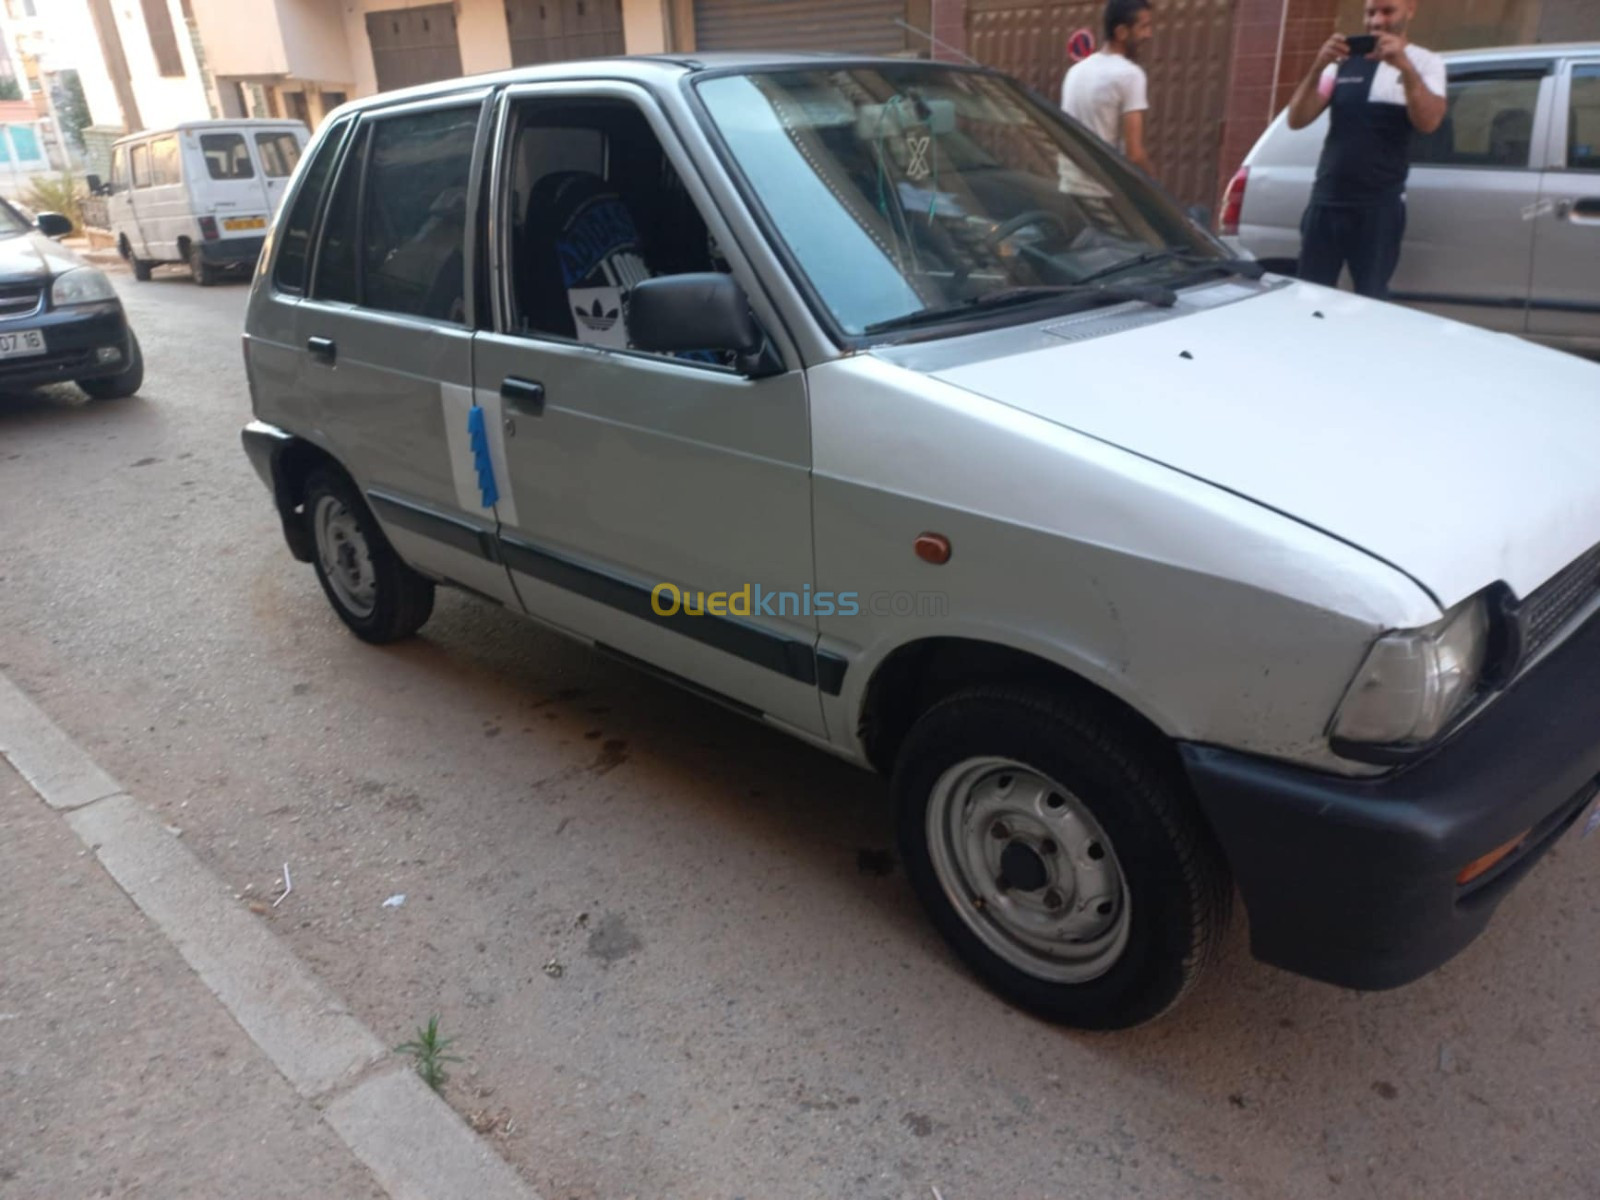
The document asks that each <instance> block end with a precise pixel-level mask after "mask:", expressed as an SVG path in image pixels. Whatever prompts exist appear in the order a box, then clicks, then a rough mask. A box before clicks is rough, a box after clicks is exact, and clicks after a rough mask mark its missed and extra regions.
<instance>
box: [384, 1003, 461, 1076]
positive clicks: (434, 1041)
mask: <svg viewBox="0 0 1600 1200" xmlns="http://www.w3.org/2000/svg"><path fill="white" fill-rule="evenodd" d="M454 1041H455V1038H442V1037H440V1036H439V1018H438V1017H429V1018H428V1024H427V1025H426V1026H425V1027H424V1028H422V1029H418V1030H417V1036H416V1037H414V1038H413V1039H412V1040H411V1041H409V1042H401V1043H400V1044H399V1045H398V1046H396V1047H395V1052H396V1053H397V1054H409V1055H410V1056H411V1061H412V1062H413V1063H415V1064H416V1067H417V1074H418V1075H421V1076H422V1082H423V1083H425V1084H427V1085H428V1086H429V1087H430V1088H432V1089H433V1090H434V1091H436V1092H437V1091H438V1090H439V1089H440V1088H442V1087H443V1086H444V1084H445V1081H446V1080H447V1079H449V1078H450V1076H449V1074H448V1072H446V1071H445V1069H444V1064H445V1063H447V1062H454V1063H458V1062H460V1061H461V1060H460V1059H459V1058H457V1057H456V1056H455V1055H454V1054H446V1053H445V1051H446V1050H447V1049H448V1048H449V1047H450V1044H451V1043H452V1042H454Z"/></svg>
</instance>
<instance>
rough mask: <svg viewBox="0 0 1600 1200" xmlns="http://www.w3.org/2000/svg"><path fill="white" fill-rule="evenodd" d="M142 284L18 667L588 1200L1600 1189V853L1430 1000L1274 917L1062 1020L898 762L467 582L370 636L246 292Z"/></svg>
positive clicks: (7, 582)
mask: <svg viewBox="0 0 1600 1200" xmlns="http://www.w3.org/2000/svg"><path fill="white" fill-rule="evenodd" d="M118 285H119V287H120V288H121V290H122V292H123V294H124V296H125V298H126V300H127V303H128V306H129V310H130V313H131V315H132V318H133V320H134V322H135V326H136V328H137V330H138V332H139V334H140V336H141V338H142V339H143V342H144V346H145V353H146V357H147V360H148V375H147V380H146V385H145V389H144V391H143V393H142V394H141V395H140V396H139V397H137V398H136V399H134V400H131V401H119V402H110V403H102V404H93V403H87V402H85V401H84V400H83V398H82V397H81V396H80V395H79V394H78V393H77V392H76V391H75V390H74V389H71V388H60V389H55V390H53V391H51V392H49V393H45V394H41V395H31V396H15V397H4V398H0V538H3V545H4V547H5V551H4V554H3V556H0V670H4V671H5V672H7V673H8V674H9V675H10V676H11V678H12V679H13V680H14V681H15V682H16V683H17V684H18V685H19V686H21V687H23V688H24V689H26V690H27V691H28V692H29V693H30V694H31V695H32V696H33V697H34V698H35V699H36V700H37V701H38V703H39V704H40V705H41V706H42V707H43V708H44V709H45V710H46V711H47V712H48V713H49V714H50V715H51V716H53V717H54V718H55V720H56V721H57V722H59V723H60V724H61V725H62V726H63V727H65V729H66V730H67V731H68V732H69V733H71V734H72V735H73V736H75V737H76V738H78V739H79V740H80V741H81V742H82V743H83V744H84V745H85V746H86V748H87V749H88V750H89V751H90V752H91V753H92V754H93V755H94V756H95V757H96V758H97V759H98V760H99V761H100V762H101V763H102V764H103V765H104V766H105V767H106V768H107V769H108V770H109V771H111V772H112V773H113V774H114V775H115V776H117V777H118V778H119V779H121V780H122V781H123V782H124V784H126V785H127V786H128V787H129V789H130V790H132V791H133V792H134V793H135V794H136V795H137V796H139V797H140V798H141V799H142V800H144V801H146V802H147V803H149V804H151V805H152V806H154V807H155V808H156V809H157V811H158V813H159V814H160V815H161V817H162V818H163V820H165V821H166V822H170V823H171V824H172V825H174V826H177V827H179V828H181V829H182V830H183V836H184V837H185V838H186V839H187V840H188V844H190V845H191V846H192V847H193V849H194V850H195V851H196V853H197V854H199V855H200V857H201V858H202V859H203V861H205V862H206V863H207V865H209V866H210V867H211V869H212V870H214V871H215V872H216V873H217V874H218V875H219V876H220V877H221V878H222V879H224V880H226V881H227V882H228V883H229V884H230V885H231V886H232V887H233V888H234V889H235V891H236V892H237V893H238V896H239V899H238V903H240V904H241V905H249V904H250V903H251V902H252V901H253V900H257V899H258V898H261V897H266V898H268V899H270V898H271V895H272V892H273V887H274V884H275V881H276V880H277V879H278V878H279V877H280V875H281V872H282V868H283V866H284V864H285V863H287V864H289V869H290V871H291V873H292V877H293V883H294V890H293V892H292V894H291V895H290V896H289V897H288V899H287V900H286V901H285V902H284V903H283V904H281V905H280V906H279V907H278V908H276V909H268V910H267V914H268V915H264V916H262V917H261V919H262V920H266V921H270V922H271V925H272V928H273V929H274V930H275V931H276V932H277V933H278V934H280V935H281V936H282V937H283V938H285V939H286V940H287V941H288V943H289V945H290V946H291V948H292V949H293V950H294V951H295V952H296V953H297V954H299V955H300V956H301V957H302V958H303V959H304V960H305V961H306V962H307V963H309V964H310V965H311V966H312V967H313V969H314V970H315V971H316V972H317V974H318V975H319V976H320V977H321V979H322V980H323V981H324V982H326V983H327V984H328V985H329V986H330V987H331V988H332V989H333V990H334V991H335V992H336V993H338V994H339V995H341V996H343V997H344V998H345V999H346V1001H347V1002H348V1003H349V1004H350V1005H351V1007H352V1008H353V1010H354V1011H355V1013H356V1014H357V1015H358V1016H359V1017H360V1018H361V1019H362V1020H363V1021H365V1022H366V1023H367V1024H368V1025H370V1026H371V1027H372V1028H374V1029H375V1030H377V1031H378V1033H379V1034H380V1035H381V1036H383V1037H384V1038H386V1039H389V1040H391V1042H399V1041H401V1040H403V1039H404V1038H406V1037H409V1036H410V1035H411V1034H412V1032H413V1031H414V1029H415V1028H416V1026H417V1025H419V1024H421V1023H423V1022H425V1021H426V1019H427V1018H428V1016H429V1015H430V1014H434V1013H437V1014H439V1016H440V1018H441V1026H442V1029H443V1031H444V1032H445V1033H446V1034H448V1035H454V1036H455V1037H456V1038H457V1039H458V1040H457V1042H456V1044H455V1046H454V1047H453V1049H454V1050H455V1051H456V1052H458V1053H459V1054H460V1055H461V1057H462V1058H463V1059H464V1060H465V1061H464V1062H463V1063H461V1064H459V1065H457V1066H455V1067H454V1069H453V1070H454V1073H453V1078H452V1080H451V1082H450V1083H449V1084H448V1085H447V1088H446V1094H447V1096H448V1097H449V1099H450V1100H451V1102H452V1103H453V1104H455V1106H456V1107H457V1108H458V1109H459V1110H460V1111H461V1112H462V1113H463V1114H466V1115H467V1116H468V1117H469V1118H470V1119H472V1120H474V1121H475V1123H476V1124H478V1125H479V1126H480V1127H481V1128H483V1129H485V1130H486V1131H487V1132H486V1134H485V1136H487V1137H489V1138H490V1139H491V1140H493V1142H494V1143H495V1144H496V1146H497V1147H498V1148H499V1149H500V1151H501V1152H502V1153H503V1154H505V1155H506V1156H507V1157H508V1158H509V1159H510V1160H511V1161H512V1162H513V1163H514V1164H515V1165H516V1166H517V1167H518V1168H519V1169H520V1170H521V1171H522V1172H523V1173H524V1174H525V1175H526V1176H527V1178H528V1179H529V1180H530V1181H531V1182H533V1183H534V1184H535V1186H536V1187H538V1188H539V1189H540V1191H541V1192H542V1193H543V1195H544V1196H545V1197H546V1200H579V1198H582V1200H589V1198H594V1200H602V1198H603V1200H620V1198H622V1197H628V1196H641V1197H642V1196H650V1197H703V1198H708V1200H732V1198H734V1197H747V1198H749V1200H757V1198H760V1200H791V1198H792V1200H813V1198H815V1197H820V1196H835V1197H851V1198H861V1200H876V1198H879V1197H883V1198H891V1197H892V1198H900V1197H906V1198H912V1197H915V1198H922V1200H926V1198H928V1197H930V1196H933V1195H934V1194H935V1192H934V1189H937V1194H938V1195H939V1196H941V1197H942V1198H943V1200H980V1198H981V1200H1019V1198H1024V1197H1026V1198H1033V1197H1096V1198H1100V1197H1122V1196H1146V1197H1184V1198H1189V1197H1217V1198H1229V1200H1232V1198H1239V1197H1263V1198H1266V1197H1272V1198H1274V1200H1276V1198H1287V1197H1324V1196H1334V1197H1343V1196H1352V1197H1390V1196H1394V1197H1433V1196H1437V1197H1449V1198H1451V1200H1459V1198H1461V1197H1477V1196H1489V1195H1496V1194H1500V1195H1517V1196H1529V1197H1541V1198H1544V1197H1574V1198H1576V1197H1593V1196H1595V1195H1600V1136H1597V1134H1596V1130H1597V1128H1600V1087H1597V1086H1596V1080H1597V1078H1600V954H1596V952H1595V947H1596V940H1597V933H1596V930H1597V925H1600V889H1597V888H1596V880H1597V878H1600V841H1593V840H1592V841H1590V842H1588V843H1581V844H1580V843H1567V844H1564V845H1563V846H1561V847H1560V848H1559V849H1558V850H1557V851H1556V852H1555V853H1554V854H1553V855H1552V856H1551V858H1550V859H1549V860H1548V861H1547V862H1546V863H1545V864H1544V865H1543V866H1542V867H1541V868H1540V869H1539V870H1538V871H1537V872H1536V873H1535V874H1534V875H1533V877H1532V878H1531V879H1530V880H1529V881H1528V882H1527V883H1526V884H1525V885H1524V886H1523V887H1522V888H1521V889H1520V890H1519V891H1518V892H1517V893H1516V894H1515V895H1514V896H1513V897H1512V898H1511V899H1510V900H1509V901H1508V902H1507V903H1506V905H1505V906H1504V907H1503V908H1502V909H1501V912H1500V914H1499V916H1498V918H1497V920H1496V922H1495V923H1494V925H1493V926H1492V928H1491V930H1490V932H1489V934H1488V935H1487V936H1486V937H1485V938H1483V939H1482V940H1481V941H1480V942H1479V943H1478V944H1477V945H1475V946H1474V947H1473V948H1472V949H1471V950H1470V951H1468V953H1466V954H1465V955H1463V956H1462V957H1461V958H1460V959H1458V960H1457V961H1456V962H1454V963H1452V964H1451V965H1450V966H1448V967H1447V968H1445V969H1444V970H1442V971H1440V972H1438V973H1437V974H1435V975H1434V976H1431V977H1430V978H1428V979H1426V980H1424V981H1422V982H1421V983H1418V984H1416V985H1414V986H1412V987H1410V988H1408V989H1405V990H1402V991H1399V992H1394V993H1386V994H1378V995H1360V994H1354V993H1346V992H1341V991H1338V990H1335V989H1332V988H1328V987H1325V986H1321V985H1317V984H1313V983H1309V982H1305V981H1302V980H1298V979H1295V978H1292V977H1290V976H1287V975H1283V974H1280V973H1278V972H1275V971H1272V970H1269V969H1267V968H1265V967H1262V966H1260V965H1258V964H1256V963H1254V962H1253V961H1252V960H1251V959H1250V958H1249V956H1248V953H1247V950H1246V946H1245V941H1244V936H1243V929H1242V922H1236V926H1235V930H1234V935H1233V937H1232V939H1231V942H1230V947H1229V951H1228V953H1227V955H1226V959H1225V961H1224V962H1223V963H1222V964H1221V965H1220V968H1219V969H1217V970H1216V971H1214V973H1213V974H1212V975H1211V976H1210V977H1209V978H1208V981H1207V982H1206V983H1205V984H1204V985H1203V986H1202V987H1201V989H1200V990H1199V991H1198V992H1197V993H1195V994H1194V995H1192V996H1191V997H1190V998H1189V999H1188V1000H1187V1002H1186V1003H1185V1005H1184V1007H1183V1008H1182V1009H1181V1010H1180V1011H1179V1012H1178V1013H1177V1014H1175V1015H1174V1016H1172V1017H1170V1018H1169V1019H1167V1020H1166V1021H1164V1022H1162V1023H1160V1024H1158V1025H1156V1026H1153V1027H1150V1028H1147V1029H1144V1030H1138V1031H1134V1032H1131V1033H1127V1034H1119V1035H1114V1036H1082V1035H1077V1034H1072V1033H1067V1032H1063V1031H1061V1030H1058V1029H1054V1028H1051V1027H1049V1026H1046V1025H1042V1024H1040V1023H1038V1022H1036V1021H1034V1020H1032V1019H1031V1018H1028V1017H1024V1016H1022V1015H1019V1014H1018V1013H1016V1012H1013V1011H1011V1010H1009V1009H1007V1008H1006V1007H1005V1006H1004V1005H1002V1004H1001V1003H1000V1002H999V1001H997V1000H995V999H994V998H993V997H992V996H991V995H990V994H989V993H987V992H986V991H984V990H983V989H982V988H981V987H980V986H979V985H978V984H977V983H976V982H974V981H973V980H972V979H971V978H969V977H968V976H967V975H966V974H965V973H964V972H963V971H962V970H961V968H960V967H959V966H958V965H957V964H956V963H955V962H954V961H953V960H952V958H951V957H950V956H949V955H948V954H947V953H946V952H945V951H944V949H943V947H942V945H941V943H940V942H939V941H938V940H937V938H936V937H935V936H934V935H933V934H932V932H931V931H930V930H929V928H928V927H927V926H926V925H925V924H924V922H923V920H922V918H921V916H920V913H919V912H918V910H917V909H916V907H915V905H914V903H913V901H912V899H911V896H910V894H909V891H908V889H907V886H906V884H905V881H904V879H903V878H902V876H901V875H900V873H899V871H898V870H895V871H893V872H891V873H889V874H887V875H884V874H881V873H879V871H878V870H877V869H876V868H875V864H876V863H877V861H878V860H877V859H876V858H875V856H874V853H873V852H877V851H882V850H884V849H886V848H887V847H888V846H889V844H890V841H891V834H890V828H889V823H888V819H887V814H886V806H885V804H884V793H883V788H882V786H881V784H880V783H879V782H878V781H877V780H875V779H873V778H871V777H869V776H866V775H864V774H861V773H859V772H856V771H855V770H853V769H852V768H850V767H848V766H846V765H844V764H842V763H839V762H836V761H834V760H832V759H830V758H828V757H826V756H824V755H822V754H820V753H818V752H815V751H812V750H810V749H807V748H806V747H804V746H801V745H799V744H797V743H792V742H790V741H788V740H786V739H784V738H783V737H781V736H779V735H777V734H775V733H772V732H769V731H767V730H766V729H764V728H762V727H760V726H757V725H754V724H751V723H748V722H746V721H744V720H743V719H742V718H739V717H737V716H734V715H732V714H729V713H725V712H723V711H722V710H719V709H717V708H715V707H712V706H710V705H708V704H705V703H703V702H701V701H700V700H698V699H695V698H692V697H688V696H685V695H683V694H681V693H679V692H677V691H675V690H673V689H671V688H670V687H669V686H667V685H665V684H662V683H658V682H656V681H654V680H651V679H648V678H645V677H641V676H638V675H635V674H632V673H630V672H629V671H627V670H626V669H625V668H622V667H619V666H615V665H611V664H608V663H603V662H598V661H594V660H591V658H590V656H589V655H588V653H587V652H586V651H584V650H582V649H580V648H577V647H574V646H571V645H569V644H567V643H564V642H562V641H560V640H557V639H556V638H554V637H553V636H551V635H548V634H546V633H544V632H542V631H540V630H539V629H537V628H535V627H534V626H533V625H532V624H531V623H528V622H524V621H521V620H520V619H518V618H516V617H514V616H512V615H511V614H509V613H507V612H504V611H501V610H497V609H493V608H490V607H488V606H485V605H482V604H480V603H479V602H477V601H474V600H471V599H468V598H466V597H463V596H460V595H457V594H454V593H450V592H441V594H440V599H439V605H438V608H437V610H436V614H435V616H434V618H433V620H432V621H431V622H430V624H429V625H428V626H427V627H426V628H425V629H424V631H423V633H422V635H421V636H420V637H419V638H418V639H416V640H415V641H413V642H410V643H408V644H406V645H403V646H399V647H394V648H389V649H381V650H380V649H374V648H372V647H368V646H365V645H363V644H362V643H360V642H358V641H356V640H355V639H354V638H353V637H351V636H350V635H348V634H347V633H346V632H345V631H344V629H343V627H342V626H341V625H340V624H339V623H338V621H337V620H336V619H335V618H334V616H333V614H332V612H331V611H330V610H329V608H328V606H327V604H326V602H325V601H324V599H323V597H322V595H321V593H320V591H319V590H318V588H317V585H316V581H315V579H314V578H313V576H312V573H311V571H310V569H309V568H308V567H304V566H301V565H299V564H296V563H295V562H293V560H292V559H291V558H290V556H289V554H288V552H287V551H286V550H285V549H284V547H283V544H282V539H281V537H280V535H279V532H278V529H277V525H276V520H275V517H274V515H273V512H272V509H271V506H270V504H269V502H268V498H267V495H266V493H265V491H264V489H263V488H262V487H261V485H260V483H259V482H258V481H257V479H256V477H255V475H254V473H253V472H252V471H251V470H250V468H249V465H248V463H247V462H246V460H245V457H244V455H243V453H242V451H241V449H240V446H239V440H238V430H239V427H240V426H241V425H242V424H243V423H244V422H245V421H246V420H247V419H248V417H249V399H248V392H247V389H246V385H245V380H244V375H243V370H242V363H241V357H240V348H239V326H240V319H241V314H242V310H243V303H244V298H245V290H244V288H243V287H242V286H240V285H233V286H227V287H221V288H217V289H213V290H207V291H203V290H201V289H199V288H197V287H195V286H194V285H193V284H192V283H190V282H189V280H188V277H187V274H185V273H182V272H177V271H173V272H171V273H170V274H168V273H164V274H163V275H159V276H158V277H157V279H156V280H155V281H153V282H151V283H148V284H136V283H133V282H132V280H131V279H130V278H129V277H128V276H126V275H123V276H119V278H118ZM863 851H865V852H868V853H867V854H865V855H863ZM402 894H403V895H404V896H405V901H404V903H403V904H401V905H399V906H397V907H388V908H385V907H384V906H383V905H384V901H385V900H386V899H389V898H390V897H394V896H397V895H402Z"/></svg>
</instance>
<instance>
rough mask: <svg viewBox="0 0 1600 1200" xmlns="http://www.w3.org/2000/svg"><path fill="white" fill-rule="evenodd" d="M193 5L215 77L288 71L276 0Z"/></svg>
mask: <svg viewBox="0 0 1600 1200" xmlns="http://www.w3.org/2000/svg"><path fill="white" fill-rule="evenodd" d="M118 2H119V3H120V2H121V0H118ZM191 3H192V4H193V6H194V19H195V22H196V23H197V24H198V25H199V26H200V38H201V40H202V41H203V42H204V43H205V47H206V65H207V66H208V67H210V68H211V73H212V74H213V75H215V76H219V77H224V78H226V77H230V76H235V75H281V74H283V73H284V72H285V71H287V70H288V69H289V65H288V62H289V59H288V54H287V53H286V52H285V49H284V44H283V42H284V39H283V34H282V33H281V31H280V29H279V25H278V8H277V4H276V3H275V2H274V0H191ZM336 19H337V18H336Z"/></svg>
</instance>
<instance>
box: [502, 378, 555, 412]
mask: <svg viewBox="0 0 1600 1200" xmlns="http://www.w3.org/2000/svg"><path fill="white" fill-rule="evenodd" d="M500 398H501V399H502V400H504V401H505V402H506V403H508V404H509V405H511V407H512V408H514V409H516V410H517V411H518V412H521V413H527V414H528V415H529V416H530V417H542V416H544V384H542V383H536V382H534V381H533V380H532V379H519V378H518V377H517V376H515V375H507V376H506V377H505V378H504V379H502V380H501V381H500Z"/></svg>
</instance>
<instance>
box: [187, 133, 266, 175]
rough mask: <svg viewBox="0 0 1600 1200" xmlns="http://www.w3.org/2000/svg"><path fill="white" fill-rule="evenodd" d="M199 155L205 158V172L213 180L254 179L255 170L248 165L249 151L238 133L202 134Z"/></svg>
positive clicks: (242, 136) (241, 135) (242, 137)
mask: <svg viewBox="0 0 1600 1200" xmlns="http://www.w3.org/2000/svg"><path fill="white" fill-rule="evenodd" d="M200 153H201V154H202V155H204V156H205V160H206V171H207V173H209V174H210V176H211V178H213V179H254V178H255V177H256V169H255V168H254V167H253V166H251V165H250V150H249V148H248V147H246V146H245V144H244V135H243V134H239V133H202V134H201V135H200Z"/></svg>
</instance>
